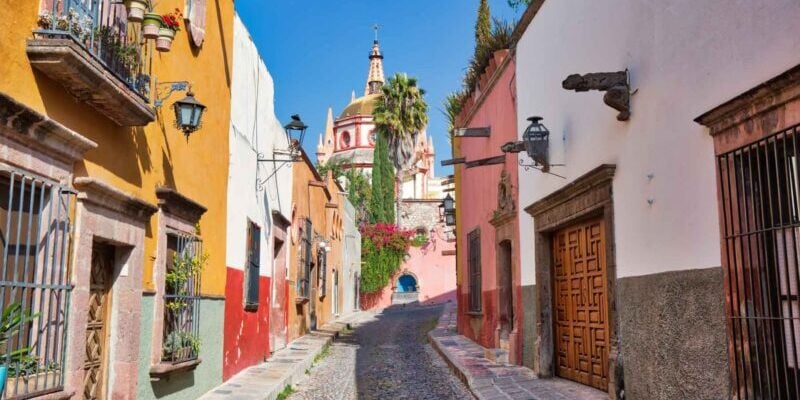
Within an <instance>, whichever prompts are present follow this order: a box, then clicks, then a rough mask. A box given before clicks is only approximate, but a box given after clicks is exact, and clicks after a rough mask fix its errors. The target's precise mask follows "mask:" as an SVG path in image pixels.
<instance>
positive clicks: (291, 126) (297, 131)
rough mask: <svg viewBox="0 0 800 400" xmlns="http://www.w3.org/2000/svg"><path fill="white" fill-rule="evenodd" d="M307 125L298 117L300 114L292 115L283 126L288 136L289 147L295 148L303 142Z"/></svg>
mask: <svg viewBox="0 0 800 400" xmlns="http://www.w3.org/2000/svg"><path fill="white" fill-rule="evenodd" d="M306 128H308V126H307V125H306V124H304V123H303V121H302V120H301V119H300V115H298V114H294V115H292V120H291V121H290V122H289V123H288V124H286V125H284V126H283V129H286V136H287V137H288V138H289V143H290V148H291V149H292V150H297V149H299V148H300V145H302V144H303V136H305V134H306Z"/></svg>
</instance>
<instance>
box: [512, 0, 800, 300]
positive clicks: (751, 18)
mask: <svg viewBox="0 0 800 400" xmlns="http://www.w3.org/2000/svg"><path fill="white" fill-rule="evenodd" d="M798 16H800V3H797V2H794V1H791V0H771V1H761V2H752V1H746V0H737V1H725V2H699V3H698V2H689V1H679V0H668V1H659V2H640V1H632V0H611V1H604V2H577V1H545V2H544V4H543V5H542V7H541V9H540V10H539V12H538V14H537V15H536V17H535V18H534V20H533V22H532V23H531V24H530V26H529V27H528V28H527V30H526V31H525V33H524V35H523V36H522V38H521V40H520V41H519V43H518V45H517V79H516V88H517V104H518V114H517V122H518V126H519V129H518V133H519V134H520V135H521V134H522V131H523V130H524V128H525V127H526V126H527V124H528V122H527V121H526V120H525V119H526V118H528V117H529V116H532V115H539V116H542V117H544V120H543V123H544V124H545V125H546V126H547V127H548V128H549V130H550V132H551V134H550V157H551V160H552V162H553V163H558V164H566V166H565V167H554V168H553V172H555V173H557V174H559V175H563V176H565V177H566V178H567V179H561V178H559V177H556V176H553V175H545V174H542V173H540V172H539V171H535V170H531V171H527V172H525V171H521V172H520V182H521V184H520V204H521V205H522V206H523V207H524V206H527V205H528V204H531V203H532V202H534V201H536V200H538V199H540V198H542V197H543V196H545V195H546V194H548V193H551V192H552V191H554V190H556V189H558V188H559V187H562V186H564V185H565V184H567V183H569V182H570V181H571V180H572V179H574V178H576V177H578V176H580V175H582V174H583V173H585V172H587V171H589V170H591V169H592V168H594V167H596V166H598V165H599V164H601V163H612V164H617V167H618V168H617V174H616V176H615V179H614V185H613V191H614V207H615V221H614V224H615V227H616V232H615V237H616V251H617V253H616V254H617V259H616V261H617V273H618V276H619V277H626V276H636V275H645V274H652V273H657V272H663V271H672V270H682V269H694V268H704V267H713V266H719V265H720V249H719V228H718V224H717V205H716V189H715V187H716V186H715V184H716V183H715V177H714V158H713V148H712V142H711V138H710V137H709V135H708V134H707V133H706V131H705V129H704V128H703V127H701V126H700V125H698V124H696V123H694V122H693V121H692V120H693V119H694V118H695V117H696V116H698V115H700V114H701V113H703V112H705V111H707V110H709V109H710V108H712V107H713V106H715V105H717V104H720V103H722V102H723V101H725V100H727V99H729V98H732V97H734V96H735V95H736V94H738V93H741V92H743V91H744V90H746V89H748V88H750V87H752V86H754V85H756V84H758V83H760V82H762V81H764V80H766V79H768V78H771V77H773V76H775V75H777V74H778V73H780V72H782V71H785V70H787V69H788V68H789V67H791V66H794V65H796V64H797V63H798V62H800V56H799V55H798V54H800V41H797V40H795V38H796V36H797V33H798V32H799V31H800V27H798V26H797V24H794V23H793V21H795V20H796V19H797V17H798ZM776 26H781V27H786V28H785V29H786V30H782V32H781V34H776V32H775V27H776ZM787 30H788V31H787ZM626 68H628V69H629V70H630V80H631V89H632V90H637V92H636V94H634V95H633V96H632V98H631V109H632V115H631V118H630V120H629V121H627V122H619V121H617V120H616V119H615V116H616V112H615V111H614V110H612V109H611V108H609V107H608V106H606V105H604V104H603V100H602V96H603V94H602V93H598V92H586V93H575V92H573V91H567V90H564V89H562V88H561V82H562V81H563V80H564V78H566V77H567V75H569V74H572V73H587V72H609V71H619V70H624V69H626ZM526 159H527V157H526ZM651 174H652V176H653V178H652V179H648V175H651ZM648 199H652V200H653V204H652V205H649V204H648V201H647V200H648ZM532 224H533V222H532V219H531V218H527V217H525V218H521V219H520V232H521V235H520V238H521V241H522V243H523V244H525V243H533V226H532ZM521 249H522V253H521V257H520V258H521V259H522V260H526V261H525V262H524V263H523V268H522V277H523V283H524V284H532V283H534V280H535V278H534V275H533V268H532V267H531V262H532V261H531V260H533V259H534V257H533V246H529V245H523V246H521Z"/></svg>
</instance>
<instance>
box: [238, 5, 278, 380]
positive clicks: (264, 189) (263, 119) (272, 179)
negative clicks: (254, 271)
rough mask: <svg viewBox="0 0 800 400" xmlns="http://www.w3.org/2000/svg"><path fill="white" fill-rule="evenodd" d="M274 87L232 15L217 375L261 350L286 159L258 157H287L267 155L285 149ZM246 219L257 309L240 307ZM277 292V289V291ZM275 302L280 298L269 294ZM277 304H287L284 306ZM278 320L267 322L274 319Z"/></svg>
mask: <svg viewBox="0 0 800 400" xmlns="http://www.w3.org/2000/svg"><path fill="white" fill-rule="evenodd" d="M274 94H275V88H274V85H273V80H272V77H271V76H270V74H269V71H268V70H267V68H266V65H265V64H264V61H263V60H262V59H261V57H260V55H259V53H258V49H257V48H256V45H255V43H254V42H253V41H252V39H251V37H250V34H249V32H248V31H247V27H245V26H244V23H243V22H242V21H241V19H240V18H239V16H238V15H236V16H235V18H234V29H233V82H232V94H231V123H230V138H229V140H230V157H229V167H228V192H227V208H228V213H227V224H226V227H227V235H226V237H227V242H228V252H227V255H226V265H227V277H228V278H229V279H232V280H233V282H228V283H227V285H226V291H225V296H226V299H227V302H228V304H227V305H226V313H225V325H226V330H225V333H226V335H225V346H224V353H225V357H224V365H223V372H224V377H225V379H227V378H229V377H231V376H232V375H233V374H235V373H236V372H238V371H240V370H242V369H243V368H246V367H248V366H250V365H253V364H256V363H258V362H261V361H263V359H264V357H265V356H267V355H269V351H270V350H271V349H270V348H269V343H270V342H269V335H270V326H269V324H270V321H269V312H270V308H271V306H272V305H271V304H270V299H271V297H270V296H269V295H268V294H269V293H271V292H272V291H273V290H276V289H275V288H273V287H272V286H270V284H271V283H272V280H271V279H269V277H272V276H273V275H274V274H275V273H274V271H275V269H276V268H284V269H285V268H287V267H288V263H286V262H284V263H283V265H274V264H275V261H274V257H273V248H274V246H273V237H272V227H273V224H274V221H273V216H272V211H277V212H279V213H281V214H283V216H284V217H285V218H287V219H288V218H290V217H291V215H290V212H291V203H292V190H291V187H292V163H280V162H258V161H257V160H258V158H259V154H261V156H262V157H264V158H288V156H287V155H280V154H275V151H276V150H286V149H288V147H289V142H288V139H287V138H286V132H285V130H284V129H283V127H282V126H281V124H280V122H279V121H278V119H277V118H276V116H275V112H274ZM248 221H251V222H253V223H255V224H256V225H258V226H259V227H260V228H261V238H260V240H261V245H260V246H261V248H260V250H261V251H260V256H261V257H260V261H259V265H260V271H259V275H260V276H261V279H260V280H259V282H260V284H259V306H258V309H256V310H251V311H245V310H244V289H245V279H246V274H245V272H244V266H245V264H246V263H247V230H248ZM277 290H283V288H278V289H277ZM275 298H276V300H283V299H284V298H283V296H279V297H275ZM279 306H282V307H288V304H281V305H279ZM281 322H282V321H275V323H281Z"/></svg>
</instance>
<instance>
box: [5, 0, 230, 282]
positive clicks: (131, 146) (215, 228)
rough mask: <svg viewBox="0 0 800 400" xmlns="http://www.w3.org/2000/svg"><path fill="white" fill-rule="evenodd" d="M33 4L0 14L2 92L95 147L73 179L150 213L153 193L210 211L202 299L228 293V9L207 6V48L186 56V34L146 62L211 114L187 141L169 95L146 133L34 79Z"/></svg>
mask: <svg viewBox="0 0 800 400" xmlns="http://www.w3.org/2000/svg"><path fill="white" fill-rule="evenodd" d="M156 7H157V8H156V10H155V11H156V12H159V13H165V12H167V11H168V10H173V9H175V8H180V9H183V7H184V0H160V1H159V2H157V5H156ZM38 12H39V2H38V1H37V0H22V1H7V2H4V4H3V6H2V7H0V32H2V39H1V40H0V60H2V61H0V92H4V93H6V94H8V95H10V96H12V97H14V98H15V99H16V100H18V101H20V102H22V103H23V104H26V105H27V106H29V107H31V108H33V109H35V110H37V111H39V112H42V113H44V114H46V115H48V116H49V117H51V118H53V119H55V120H57V121H59V122H60V123H62V124H64V125H65V126H67V127H69V128H71V129H73V130H75V131H76V132H78V133H80V134H82V135H83V136H85V137H87V138H89V139H91V140H93V141H95V142H96V143H97V144H98V147H97V148H96V149H94V150H90V151H89V152H88V153H87V154H86V159H85V161H83V162H81V163H79V164H78V165H76V168H75V171H76V175H77V176H93V177H98V178H101V179H103V180H104V181H106V182H108V183H110V184H112V185H114V186H115V187H117V188H119V189H121V190H124V191H126V192H129V193H131V194H133V195H135V196H137V197H140V198H142V199H144V200H146V201H148V202H151V203H153V204H155V203H156V197H155V188H156V187H158V186H169V187H172V188H174V189H176V190H177V191H178V192H180V193H181V194H183V195H185V196H187V197H189V198H191V199H193V200H195V201H197V202H199V203H201V204H202V205H204V206H205V207H206V208H208V211H207V212H206V214H205V215H203V217H202V219H201V221H200V228H201V232H202V235H201V236H202V238H203V240H204V246H205V250H206V252H207V253H208V255H209V263H208V266H207V267H206V269H205V270H204V272H203V294H206V295H212V296H222V295H224V293H225V276H226V275H225V223H226V215H225V212H226V207H225V200H226V188H227V171H228V154H229V153H228V130H229V114H230V97H231V93H230V92H231V89H230V82H231V73H232V72H231V71H232V65H231V63H232V62H233V57H232V39H233V12H234V11H233V1H232V0H219V1H210V2H208V3H207V11H206V34H205V42H204V44H203V46H202V48H201V49H200V50H193V49H192V48H191V46H190V44H189V42H190V39H189V36H188V33H187V32H186V30H185V27H184V26H183V24H182V30H181V31H180V32H179V33H178V36H177V37H176V39H175V42H174V43H173V47H172V51H170V52H168V53H156V54H155V55H154V56H153V68H152V76H153V77H154V78H157V79H158V81H162V82H163V81H178V80H187V81H189V82H191V83H192V89H193V91H194V93H195V96H196V98H197V99H198V100H199V101H200V102H202V103H203V104H205V105H206V106H208V109H207V110H206V113H205V115H204V117H203V127H202V129H200V130H199V131H197V132H195V133H194V134H193V135H192V136H191V137H190V138H189V140H188V141H187V140H186V139H185V138H184V136H183V134H182V133H181V132H180V131H178V130H177V129H175V128H174V127H173V126H172V124H173V121H174V118H175V117H174V113H173V112H172V108H171V106H172V103H173V101H174V100H178V99H180V98H182V97H183V96H184V94H183V93H174V94H173V95H172V97H171V98H170V99H169V100H168V101H166V102H165V105H164V107H163V109H161V111H160V112H159V113H158V117H157V120H156V121H155V122H153V123H150V124H149V125H148V126H146V127H136V128H128V127H119V126H117V125H115V124H114V123H113V122H111V121H110V120H109V119H107V118H106V117H105V116H103V115H102V114H100V113H99V112H97V111H95V110H94V109H93V108H91V107H89V106H87V105H85V104H83V103H81V102H78V101H77V100H75V99H74V98H73V97H72V96H71V95H70V94H69V93H68V92H67V91H66V90H64V89H63V88H62V87H61V86H60V85H59V84H58V83H56V82H54V81H52V80H51V79H49V78H48V77H46V76H45V75H44V74H42V73H40V72H38V71H34V70H33V68H32V67H31V64H30V63H29V62H28V57H27V55H26V53H25V41H26V39H27V38H30V37H32V31H33V30H34V29H36V20H37V16H38ZM156 218H157V217H156V216H154V217H153V218H151V220H150V222H149V225H148V226H147V231H146V239H145V265H144V266H142V268H144V271H143V272H144V273H143V280H144V282H143V283H144V289H145V290H153V289H154V282H153V279H152V278H153V274H152V271H153V260H154V257H155V253H156V237H157V232H156V231H155V230H156V227H157V221H156Z"/></svg>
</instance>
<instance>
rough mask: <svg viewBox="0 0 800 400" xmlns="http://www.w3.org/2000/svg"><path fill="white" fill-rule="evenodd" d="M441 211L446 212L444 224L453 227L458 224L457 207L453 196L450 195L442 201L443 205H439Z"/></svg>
mask: <svg viewBox="0 0 800 400" xmlns="http://www.w3.org/2000/svg"><path fill="white" fill-rule="evenodd" d="M439 208H440V209H443V211H444V224H445V225H447V226H453V225H455V224H456V206H455V201H454V200H453V196H450V193H448V194H447V196H445V198H444V199H443V200H442V204H440V205H439Z"/></svg>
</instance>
